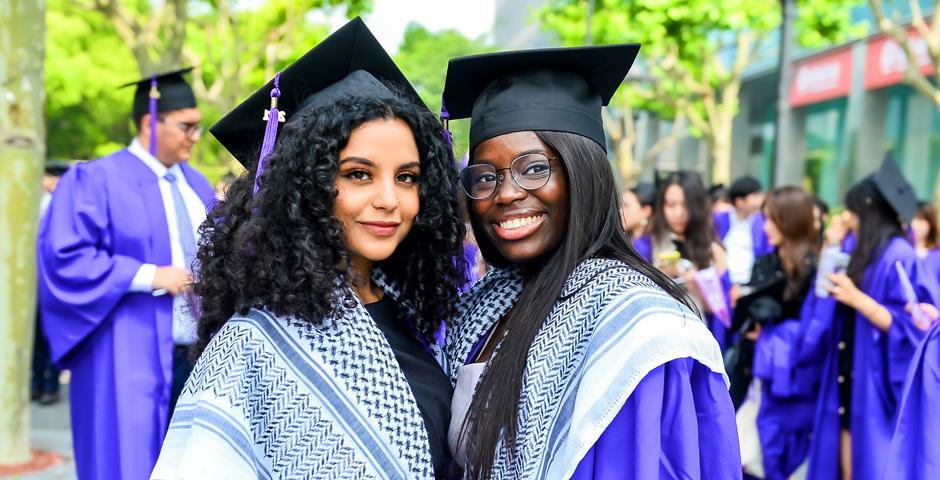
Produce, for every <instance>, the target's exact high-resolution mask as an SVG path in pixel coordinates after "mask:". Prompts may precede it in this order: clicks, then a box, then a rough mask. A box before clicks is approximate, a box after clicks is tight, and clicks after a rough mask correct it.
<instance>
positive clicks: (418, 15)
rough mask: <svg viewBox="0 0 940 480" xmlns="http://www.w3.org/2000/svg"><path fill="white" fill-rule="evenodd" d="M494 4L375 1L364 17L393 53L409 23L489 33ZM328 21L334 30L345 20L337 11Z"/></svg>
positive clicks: (472, 33)
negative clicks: (370, 10)
mask: <svg viewBox="0 0 940 480" xmlns="http://www.w3.org/2000/svg"><path fill="white" fill-rule="evenodd" d="M495 3H496V2H495V0H374V3H373V8H372V12H370V13H369V14H368V15H367V16H365V17H364V18H365V21H366V24H367V25H368V26H369V29H370V30H372V33H374V34H375V36H376V38H378V39H379V43H381V44H382V46H383V47H384V48H385V49H386V50H388V51H389V52H391V53H395V52H397V51H398V46H399V44H400V43H401V40H402V37H403V36H404V34H405V28H406V27H407V26H408V24H409V23H411V22H417V23H419V24H421V25H423V26H424V27H425V28H427V29H428V30H431V31H438V30H445V29H448V28H454V29H457V30H458V31H459V32H460V33H462V34H464V36H467V37H470V38H476V37H479V36H481V35H486V36H489V35H491V30H492V27H493V16H494V10H495ZM328 21H329V23H330V26H331V27H332V29H333V30H335V29H337V28H339V27H340V26H342V25H343V24H344V23H345V22H346V19H345V17H344V16H343V15H342V14H341V13H337V14H334V15H332V16H331V17H329V18H328Z"/></svg>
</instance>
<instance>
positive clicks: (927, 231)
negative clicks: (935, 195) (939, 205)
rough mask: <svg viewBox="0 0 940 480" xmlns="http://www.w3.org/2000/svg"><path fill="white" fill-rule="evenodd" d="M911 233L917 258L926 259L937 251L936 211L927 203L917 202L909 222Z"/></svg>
mask: <svg viewBox="0 0 940 480" xmlns="http://www.w3.org/2000/svg"><path fill="white" fill-rule="evenodd" d="M911 232H912V233H913V237H914V248H915V249H916V250H917V256H918V257H920V258H926V257H927V255H929V254H930V253H931V252H933V251H934V250H936V249H937V247H938V246H940V245H938V240H940V239H938V232H937V209H936V208H935V207H934V206H933V204H931V203H929V202H919V203H918V204H917V211H916V212H915V213H914V219H913V220H911Z"/></svg>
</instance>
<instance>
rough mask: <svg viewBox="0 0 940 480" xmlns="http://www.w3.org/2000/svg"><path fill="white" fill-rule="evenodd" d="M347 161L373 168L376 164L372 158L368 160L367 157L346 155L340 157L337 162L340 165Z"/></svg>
mask: <svg viewBox="0 0 940 480" xmlns="http://www.w3.org/2000/svg"><path fill="white" fill-rule="evenodd" d="M348 162H355V163H360V164H362V165H365V166H367V167H373V168H374V167H375V166H376V165H375V162H373V161H372V160H369V159H367V158H362V157H346V158H342V159H340V161H339V164H340V165H342V164H344V163H348Z"/></svg>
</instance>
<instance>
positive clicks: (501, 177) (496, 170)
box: [458, 152, 561, 200]
mask: <svg viewBox="0 0 940 480" xmlns="http://www.w3.org/2000/svg"><path fill="white" fill-rule="evenodd" d="M529 155H541V156H543V157H545V160H547V161H548V162H549V167H548V176H547V177H545V183H543V184H541V185H539V186H537V187H532V188H526V187H524V186H522V184H520V183H519V180H517V179H516V176H515V175H513V173H512V166H513V165H514V164H515V163H516V160H519V159H520V158H522V157H528V156H529ZM558 160H561V156H559V155H556V156H554V157H549V156H548V155H547V154H545V153H543V152H529V153H523V154H522V155H519V156H518V157H516V158H513V159H512V161H510V162H509V166H508V167H506V168H493V172H494V173H495V174H496V186H494V187H493V191H492V192H490V194H489V195H487V196H485V197H480V198H476V197H474V196H473V195H471V194H470V192H469V191H467V186H466V185H465V184H464V181H463V172H465V171H467V170H469V169H470V168H472V167H476V166H480V165H467V166H466V167H464V168H462V169H461V170H460V173H459V175H458V181H459V182H460V187H461V188H462V189H463V193H464V194H465V195H467V197H469V198H470V199H471V200H486V199H488V198H490V197H492V196H493V195H496V192H498V191H499V187H500V186H501V185H502V184H503V180H505V179H506V176H505V175H504V174H502V173H500V172H502V171H505V170H509V178H511V179H512V183H515V184H516V186H517V187H519V188H521V189H523V190H525V191H527V192H531V191H533V190H538V189H540V188H542V187H544V186H545V185H548V182H549V180H551V179H552V167H551V162H553V161H558ZM489 166H490V167H492V165H489Z"/></svg>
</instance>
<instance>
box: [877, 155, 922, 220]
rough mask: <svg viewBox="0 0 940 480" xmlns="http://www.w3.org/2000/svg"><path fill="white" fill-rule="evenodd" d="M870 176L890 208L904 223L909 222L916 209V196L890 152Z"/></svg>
mask: <svg viewBox="0 0 940 480" xmlns="http://www.w3.org/2000/svg"><path fill="white" fill-rule="evenodd" d="M870 178H871V180H872V182H873V183H874V184H875V188H877V189H878V191H879V192H881V195H882V196H884V198H885V200H887V202H888V205H891V209H893V210H894V212H895V213H897V214H898V216H899V217H901V219H902V220H903V221H904V223H911V220H912V219H913V218H914V213H915V212H916V211H917V196H916V195H914V189H913V188H912V187H911V184H910V183H908V182H907V180H906V179H905V178H904V174H903V173H901V169H899V168H898V165H897V163H895V162H894V159H893V158H891V154H890V153H888V154H887V155H885V159H884V162H882V163H881V167H880V168H879V169H878V171H877V172H875V173H873V174H871V177H870Z"/></svg>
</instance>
